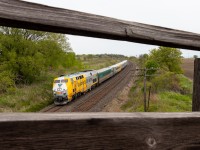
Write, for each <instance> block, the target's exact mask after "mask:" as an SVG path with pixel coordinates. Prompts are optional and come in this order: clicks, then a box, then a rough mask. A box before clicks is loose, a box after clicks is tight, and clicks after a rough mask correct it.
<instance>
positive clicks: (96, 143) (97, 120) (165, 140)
mask: <svg viewBox="0 0 200 150" xmlns="http://www.w3.org/2000/svg"><path fill="white" fill-rule="evenodd" d="M172 114H173V115H172ZM0 137H1V138H0V146H1V149H140V150H141V149H144V150H147V149H159V150H160V149H183V148H185V149H187V148H188V149H189V148H191V149H192V148H196V149H198V148H200V113H73V114H66V113H59V114H38V113H37V114H0Z"/></svg>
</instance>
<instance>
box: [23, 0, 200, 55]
mask: <svg viewBox="0 0 200 150" xmlns="http://www.w3.org/2000/svg"><path fill="white" fill-rule="evenodd" d="M26 1H29V2H36V3H41V4H45V5H49V6H54V7H60V8H65V9H72V10H78V11H82V12H87V13H92V14H97V15H103V16H108V17H114V18H118V19H123V20H128V21H135V22H140V23H145V24H152V25H158V26H163V27H169V28H173V29H179V30H185V31H190V32H195V33H200V9H199V7H200V1H199V0H137V1H136V0H26ZM68 37H69V41H70V43H71V46H72V48H73V50H74V52H75V53H76V54H104V53H107V54H123V55H126V56H138V55H140V54H144V53H148V52H149V50H150V49H153V48H155V47H156V46H151V45H145V44H137V43H131V42H124V41H114V40H105V39H97V38H88V37H80V36H72V35H68ZM182 52H183V56H184V57H192V56H193V55H195V54H196V55H198V56H199V57H200V52H197V51H185V50H182Z"/></svg>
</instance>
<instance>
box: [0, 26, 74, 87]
mask: <svg viewBox="0 0 200 150" xmlns="http://www.w3.org/2000/svg"><path fill="white" fill-rule="evenodd" d="M75 63H76V59H75V54H74V53H73V51H72V49H71V47H70V44H69V42H68V39H67V37H66V36H65V35H63V34H55V33H49V32H40V31H33V30H25V29H16V28H8V27H0V77H1V80H0V84H1V85H5V86H4V87H0V91H6V89H7V88H9V87H10V86H14V84H16V83H32V82H34V81H35V80H36V79H37V78H38V77H39V76H40V74H41V72H42V71H45V70H48V69H49V68H50V69H57V68H59V67H60V66H62V67H71V66H73V65H75ZM2 70H3V71H2Z"/></svg>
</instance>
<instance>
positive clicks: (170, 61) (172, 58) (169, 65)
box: [149, 47, 182, 73]
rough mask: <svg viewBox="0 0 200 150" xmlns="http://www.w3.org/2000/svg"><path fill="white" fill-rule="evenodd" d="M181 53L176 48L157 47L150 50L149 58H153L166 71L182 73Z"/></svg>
mask: <svg viewBox="0 0 200 150" xmlns="http://www.w3.org/2000/svg"><path fill="white" fill-rule="evenodd" d="M181 54H182V53H181V51H180V50H179V49H176V48H169V47H159V48H157V49H153V50H151V52H150V55H149V60H154V61H155V62H157V64H159V66H160V68H162V69H164V70H166V71H170V72H174V73H182V69H181V58H182V57H181Z"/></svg>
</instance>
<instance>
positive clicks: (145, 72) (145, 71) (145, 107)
mask: <svg viewBox="0 0 200 150" xmlns="http://www.w3.org/2000/svg"><path fill="white" fill-rule="evenodd" d="M146 75H147V69H146V68H145V69H144V112H146V111H147V104H146V78H147V77H146Z"/></svg>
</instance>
